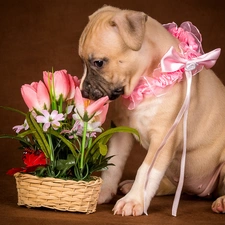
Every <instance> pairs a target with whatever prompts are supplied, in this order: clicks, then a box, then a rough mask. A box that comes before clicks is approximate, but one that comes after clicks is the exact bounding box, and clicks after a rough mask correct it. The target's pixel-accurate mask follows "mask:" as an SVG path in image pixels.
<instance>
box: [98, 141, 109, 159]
mask: <svg viewBox="0 0 225 225" xmlns="http://www.w3.org/2000/svg"><path fill="white" fill-rule="evenodd" d="M99 152H100V154H101V155H102V156H105V155H106V154H107V152H108V147H107V145H104V144H102V143H99Z"/></svg>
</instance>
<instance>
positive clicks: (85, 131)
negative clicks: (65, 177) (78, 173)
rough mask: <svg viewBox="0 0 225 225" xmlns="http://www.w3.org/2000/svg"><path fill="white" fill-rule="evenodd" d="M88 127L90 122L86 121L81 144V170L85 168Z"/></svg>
mask: <svg viewBox="0 0 225 225" xmlns="http://www.w3.org/2000/svg"><path fill="white" fill-rule="evenodd" d="M87 126H88V122H86V121H84V130H83V135H82V143H81V159H80V169H83V168H84V150H85V144H86V138H87V137H86V135H87Z"/></svg>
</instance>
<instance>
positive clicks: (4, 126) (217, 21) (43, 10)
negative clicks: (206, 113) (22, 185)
mask: <svg viewBox="0 0 225 225" xmlns="http://www.w3.org/2000/svg"><path fill="white" fill-rule="evenodd" d="M103 4H109V5H113V6H117V7H120V8H126V9H133V10H139V11H144V12H145V13H147V14H148V15H150V16H152V17H153V18H155V19H157V20H158V21H160V22H161V23H168V22H172V21H174V22H176V23H177V24H178V25H179V24H180V23H182V22H183V21H188V20H189V21H192V23H193V24H195V25H196V26H197V27H198V28H199V30H200V31H201V33H202V36H203V48H204V51H205V52H208V51H210V50H213V49H215V48H217V47H221V48H222V54H221V56H220V58H219V60H218V62H217V64H216V65H215V67H214V71H215V72H216V73H217V74H218V76H219V77H220V78H221V79H222V80H223V81H224V82H225V74H224V69H225V63H224V60H225V53H224V51H223V50H224V49H225V8H224V4H223V1H222V0H213V1H212V0H204V1H203V0H171V1H168V0H155V1H150V0H132V1H128V0H108V1H107V0H80V1H78V0H54V1H53V0H52V1H51V0H7V1H1V3H0V76H1V87H0V88H1V94H0V105H2V106H11V107H14V108H18V109H20V110H23V111H26V110H27V108H26V106H25V104H24V102H23V100H22V97H21V94H20V87H21V85H22V84H25V83H28V84H30V83H31V82H32V81H38V80H40V79H42V71H44V70H51V69H52V67H53V68H54V70H59V69H67V70H68V72H69V73H70V74H72V75H77V76H79V77H81V75H82V70H83V68H82V63H81V61H80V59H79V56H78V54H77V51H78V39H79V36H80V34H81V32H82V30H83V28H84V26H85V24H86V23H87V21H88V16H89V15H90V14H91V13H93V12H94V11H95V10H97V9H98V8H99V7H101V6H102V5H103ZM153 35H154V34H153ZM112 113H113V112H112ZM0 121H1V123H0V124H1V125H0V134H3V133H13V132H12V127H13V126H14V125H18V124H22V122H23V118H22V117H21V116H20V115H17V114H15V113H12V112H7V111H4V110H2V109H0ZM215 126H216V124H215ZM18 146H19V145H18V143H17V142H16V141H11V140H0V155H1V157H0V160H1V163H0V176H1V179H0V190H1V194H0V224H6V225H8V224H21V225H25V224H29V225H33V224H38V225H40V224H42V225H45V224H55V225H56V224H65V225H66V224H108V225H109V224H138V225H140V224H225V215H217V214H214V213H212V212H211V210H210V205H211V201H209V200H203V199H198V198H195V197H190V196H183V197H182V200H181V203H180V207H179V211H178V217H177V218H174V217H172V216H171V206H172V200H173V197H172V196H167V197H157V198H155V199H154V200H153V202H152V204H151V208H150V209H149V216H141V217H137V218H135V217H126V218H124V217H123V218H122V217H120V216H113V215H112V212H111V209H112V207H113V204H108V205H104V206H99V207H98V208H97V212H96V213H94V214H92V215H82V214H77V213H67V212H55V211H53V210H46V209H41V210H40V209H39V210H38V209H35V210H34V209H27V208H24V207H18V206H17V205H16V202H17V195H16V189H15V181H14V178H13V177H9V176H7V175H5V173H6V171H7V170H8V169H9V168H11V167H17V166H21V165H22V162H21V159H20V158H21V152H20V151H19V150H17V147H18ZM134 154H135V155H134ZM144 154H145V151H144V150H139V146H138V145H137V146H136V147H135V148H134V150H133V156H131V157H130V158H129V161H128V164H127V167H126V170H125V174H124V177H125V178H129V179H131V178H133V177H134V175H135V171H136V169H137V167H138V165H139V164H140V162H141V160H142V158H143V157H144ZM118 197H120V196H117V197H116V198H118ZM115 200H116V199H115ZM115 200H114V201H115Z"/></svg>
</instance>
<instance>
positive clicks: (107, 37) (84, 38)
mask: <svg viewBox="0 0 225 225" xmlns="http://www.w3.org/2000/svg"><path fill="white" fill-rule="evenodd" d="M113 16H114V14H113V13H99V14H97V15H95V16H92V17H91V20H90V21H89V22H88V24H87V26H86V27H85V29H84V31H83V32H82V34H81V37H80V41H79V55H80V56H83V57H87V56H88V55H89V54H91V53H92V52H93V51H96V50H98V51H101V50H102V51H104V52H106V51H107V50H109V49H112V48H113V47H117V46H116V45H118V43H119V39H120V37H119V35H118V32H117V31H116V30H115V28H114V27H113V26H111V25H110V20H111V19H112V17H113ZM99 53H100V52H99Z"/></svg>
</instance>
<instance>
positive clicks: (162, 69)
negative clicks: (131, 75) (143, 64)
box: [123, 22, 220, 110]
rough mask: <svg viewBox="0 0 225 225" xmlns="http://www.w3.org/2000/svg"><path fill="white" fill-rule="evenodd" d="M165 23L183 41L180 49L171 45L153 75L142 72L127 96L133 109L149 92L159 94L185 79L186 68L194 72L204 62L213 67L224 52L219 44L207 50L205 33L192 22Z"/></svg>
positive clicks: (207, 66) (201, 67)
mask: <svg viewBox="0 0 225 225" xmlns="http://www.w3.org/2000/svg"><path fill="white" fill-rule="evenodd" d="M163 26H164V27H165V28H166V29H167V30H168V31H169V32H170V33H171V34H172V35H173V36H174V37H176V38H177V39H178V40H179V41H180V44H179V48H180V52H177V51H176V50H175V49H174V47H171V48H170V49H169V50H168V52H167V53H166V54H165V55H164V56H163V58H162V59H161V62H160V64H159V66H158V67H157V68H156V69H155V70H154V71H153V74H152V75H151V77H150V76H142V77H141V79H140V80H139V83H138V85H137V86H136V87H135V89H134V90H133V92H132V93H131V95H129V96H125V95H124V96H123V97H124V98H125V99H126V101H125V104H128V109H129V110H133V109H134V108H135V107H136V106H137V105H138V104H139V103H140V102H141V101H142V100H143V99H144V97H145V96H149V95H150V96H151V95H153V96H156V97H159V96H161V95H163V94H165V93H166V90H167V89H166V88H168V87H172V86H173V85H174V84H175V83H179V82H180V81H182V80H183V79H184V77H185V75H184V72H185V71H187V70H188V71H191V73H192V76H194V75H195V74H197V73H199V72H200V71H201V70H202V69H203V67H204V66H205V67H206V68H207V69H209V68H211V67H213V66H214V64H215V63H216V60H217V59H218V57H219V55H220V49H219V48H218V49H215V50H214V51H211V52H209V53H207V54H204V52H203V50H202V45H201V42H202V37H201V34H200V32H199V30H198V29H197V27H195V26H194V25H193V24H192V23H191V22H184V23H182V24H181V26H180V27H179V28H178V27H177V25H176V23H168V24H165V25H163Z"/></svg>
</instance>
